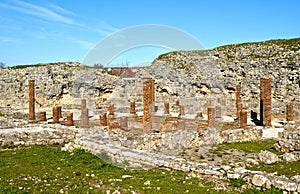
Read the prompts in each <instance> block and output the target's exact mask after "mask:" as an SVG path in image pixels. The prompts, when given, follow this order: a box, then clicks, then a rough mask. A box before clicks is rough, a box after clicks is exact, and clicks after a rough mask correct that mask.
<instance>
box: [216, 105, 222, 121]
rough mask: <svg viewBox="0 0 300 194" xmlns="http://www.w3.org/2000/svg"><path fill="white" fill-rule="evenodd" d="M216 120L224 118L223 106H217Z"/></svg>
mask: <svg viewBox="0 0 300 194" xmlns="http://www.w3.org/2000/svg"><path fill="white" fill-rule="evenodd" d="M216 118H222V110H221V106H216Z"/></svg>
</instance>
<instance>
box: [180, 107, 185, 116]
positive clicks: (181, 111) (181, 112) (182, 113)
mask: <svg viewBox="0 0 300 194" xmlns="http://www.w3.org/2000/svg"><path fill="white" fill-rule="evenodd" d="M179 107H180V109H179V116H182V115H184V106H183V105H180V106H179Z"/></svg>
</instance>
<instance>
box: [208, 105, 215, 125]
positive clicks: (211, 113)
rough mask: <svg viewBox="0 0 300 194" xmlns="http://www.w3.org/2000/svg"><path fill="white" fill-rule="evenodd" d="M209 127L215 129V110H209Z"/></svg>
mask: <svg viewBox="0 0 300 194" xmlns="http://www.w3.org/2000/svg"><path fill="white" fill-rule="evenodd" d="M207 120H208V127H215V109H214V108H211V107H209V108H207Z"/></svg>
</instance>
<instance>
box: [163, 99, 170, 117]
mask: <svg viewBox="0 0 300 194" xmlns="http://www.w3.org/2000/svg"><path fill="white" fill-rule="evenodd" d="M164 112H165V114H166V115H168V114H170V104H169V103H168V102H165V103H164Z"/></svg>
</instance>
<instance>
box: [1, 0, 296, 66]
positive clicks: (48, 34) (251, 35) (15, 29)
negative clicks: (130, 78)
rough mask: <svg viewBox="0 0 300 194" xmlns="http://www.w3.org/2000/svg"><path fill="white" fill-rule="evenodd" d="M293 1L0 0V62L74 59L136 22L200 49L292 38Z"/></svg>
mask: <svg viewBox="0 0 300 194" xmlns="http://www.w3.org/2000/svg"><path fill="white" fill-rule="evenodd" d="M299 7H300V1H298V0H288V1H282V0H214V1H208V0H185V1H184V0H147V1H146V0H110V1H108V0H99V1H94V0H85V1H83V0H72V1H71V0H1V1H0V45H1V52H0V62H4V63H6V65H8V66H11V65H19V64H35V63H48V62H58V61H78V62H82V61H83V60H84V58H85V56H86V55H87V54H88V53H89V51H90V50H91V49H92V48H94V47H95V46H96V45H97V44H98V43H99V42H101V41H102V40H104V39H105V38H106V37H108V36H109V35H111V34H113V33H115V32H117V31H119V30H122V29H124V28H128V27H131V26H137V25H144V24H158V25H166V26H171V27H174V28H176V29H179V30H182V31H184V32H186V33H188V34H190V35H191V36H193V37H195V38H196V39H197V40H199V41H200V42H201V43H202V45H203V46H204V47H205V48H208V49H209V48H214V47H217V46H221V45H224V44H231V43H242V42H252V41H262V40H269V39H279V38H295V37H300V19H299V18H300V11H299ZM175 41H176V40H175ZM167 51H168V49H162V48H154V47H148V48H136V49H131V50H130V51H128V52H125V53H121V54H120V55H119V56H116V57H115V58H114V59H113V61H112V62H114V63H116V64H120V63H123V62H125V61H127V62H128V63H129V64H132V65H134V64H137V63H140V62H142V61H149V60H150V61H151V60H153V59H154V58H155V57H156V56H157V55H159V54H160V53H163V52H167Z"/></svg>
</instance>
